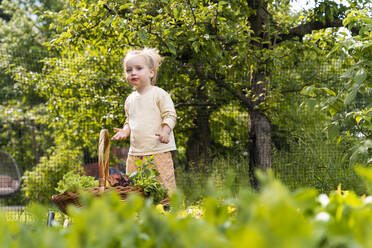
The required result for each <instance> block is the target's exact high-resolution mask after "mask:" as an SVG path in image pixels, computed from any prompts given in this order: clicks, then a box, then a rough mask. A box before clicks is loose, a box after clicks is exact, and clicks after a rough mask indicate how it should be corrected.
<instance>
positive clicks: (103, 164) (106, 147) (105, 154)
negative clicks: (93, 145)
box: [98, 129, 110, 191]
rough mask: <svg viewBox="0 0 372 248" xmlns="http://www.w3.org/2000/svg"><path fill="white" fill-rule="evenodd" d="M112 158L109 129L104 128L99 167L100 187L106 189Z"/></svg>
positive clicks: (100, 136) (100, 135) (102, 189)
mask: <svg viewBox="0 0 372 248" xmlns="http://www.w3.org/2000/svg"><path fill="white" fill-rule="evenodd" d="M109 160H110V137H109V133H108V131H107V129H102V130H101V132H100V134H99V144H98V169H99V184H98V186H99V189H100V191H104V189H105V186H106V180H107V178H108V172H109Z"/></svg>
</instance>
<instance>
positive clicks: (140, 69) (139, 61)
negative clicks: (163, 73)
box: [125, 55, 154, 91]
mask: <svg viewBox="0 0 372 248" xmlns="http://www.w3.org/2000/svg"><path fill="white" fill-rule="evenodd" d="M153 76H154V70H153V69H150V68H149V66H148V65H147V63H146V60H145V58H144V57H143V56H140V55H138V56H134V57H132V58H130V59H129V60H127V62H126V63H125V78H126V80H127V82H128V83H129V84H130V85H132V86H134V87H135V88H136V90H137V91H140V90H141V89H144V88H145V87H147V86H149V85H151V78H152V77H153Z"/></svg>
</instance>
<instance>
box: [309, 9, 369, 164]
mask: <svg viewBox="0 0 372 248" xmlns="http://www.w3.org/2000/svg"><path fill="white" fill-rule="evenodd" d="M371 21H372V19H371V16H370V14H368V10H367V9H365V10H361V11H350V12H349V14H348V16H347V17H346V19H345V21H344V23H345V25H347V26H348V27H349V29H350V31H351V32H355V31H356V30H357V31H358V33H357V35H355V36H352V37H348V38H345V39H342V40H341V41H340V42H339V43H338V44H337V46H335V47H334V49H333V50H332V51H331V54H330V56H333V55H334V54H340V55H341V56H342V57H341V58H343V60H340V61H339V63H342V61H348V63H350V64H352V66H351V67H350V68H349V69H348V70H347V71H345V72H344V73H343V75H342V76H341V78H342V80H344V83H343V84H342V85H340V86H338V87H331V86H330V85H324V84H323V86H324V87H319V86H316V85H311V86H308V87H305V88H304V89H303V93H304V94H305V95H308V96H310V97H314V98H315V97H318V99H319V105H318V106H319V107H321V108H323V109H325V110H327V111H328V112H329V114H330V116H331V117H332V122H331V123H330V125H328V133H329V137H330V138H334V139H338V140H339V142H340V141H341V140H345V139H350V138H351V139H353V140H354V144H355V146H354V148H353V154H352V156H351V162H354V163H355V162H360V163H363V164H370V163H371V162H372V161H371V154H372V140H371V135H372V119H371V113H372V105H371V99H372V97H371V85H372V84H371V78H370V73H369V72H370V71H371V70H372V69H371V63H370V61H371V55H372V52H371V51H372V50H371V42H370V37H371V33H372V25H371Z"/></svg>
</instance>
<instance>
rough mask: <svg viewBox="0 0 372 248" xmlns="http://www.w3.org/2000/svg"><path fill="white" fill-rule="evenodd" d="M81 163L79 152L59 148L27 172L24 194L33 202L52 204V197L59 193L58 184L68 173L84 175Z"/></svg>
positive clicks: (24, 181) (24, 178)
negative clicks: (73, 172) (72, 171)
mask: <svg viewBox="0 0 372 248" xmlns="http://www.w3.org/2000/svg"><path fill="white" fill-rule="evenodd" d="M81 161H82V159H81V153H80V152H79V151H72V150H69V149H67V148H65V147H63V146H61V147H57V148H56V149H55V150H53V151H52V152H51V155H50V157H47V156H45V157H42V158H41V159H40V163H39V164H37V165H36V166H35V167H34V168H33V169H32V170H30V171H26V172H25V174H24V176H23V177H22V180H23V184H22V192H24V194H25V196H26V198H27V199H30V200H31V201H38V202H40V203H48V202H50V199H51V196H52V195H53V194H56V193H57V192H56V190H55V188H56V187H57V183H58V182H59V181H60V180H61V179H62V178H63V176H64V175H65V174H66V173H67V172H69V171H71V170H75V171H76V173H83V169H82V167H81V166H80V164H81Z"/></svg>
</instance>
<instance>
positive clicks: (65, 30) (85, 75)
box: [29, 1, 345, 165]
mask: <svg viewBox="0 0 372 248" xmlns="http://www.w3.org/2000/svg"><path fill="white" fill-rule="evenodd" d="M344 10H345V6H343V5H335V4H333V2H329V1H327V2H324V3H319V5H317V8H316V9H315V10H314V11H310V12H309V13H304V15H303V16H300V15H294V14H292V13H290V11H289V5H288V2H275V3H274V2H267V3H263V2H262V3H261V4H259V1H257V2H256V1H253V2H241V1H230V2H225V1H219V2H216V1H207V2H205V1H204V2H203V1H186V2H182V1H172V2H169V1H133V2H122V1H98V2H97V3H95V4H92V2H90V1H70V2H69V5H68V7H66V8H65V9H63V10H62V11H60V12H59V13H58V14H53V13H46V15H44V17H45V18H51V19H53V20H54V22H53V23H51V25H50V28H51V29H53V30H55V32H56V35H55V36H54V37H53V39H52V40H51V41H50V42H49V43H48V44H47V45H48V47H49V48H50V49H54V50H57V51H58V52H59V53H60V55H59V56H60V57H58V59H56V58H51V59H48V60H46V65H47V66H46V67H45V69H44V72H43V74H40V75H34V74H33V75H32V76H30V77H31V78H32V77H35V78H36V80H31V82H29V84H30V85H33V87H35V88H37V90H38V91H39V92H41V93H42V94H43V95H44V96H45V97H46V98H49V99H50V100H49V101H48V111H50V112H51V115H50V117H51V119H50V121H52V122H53V123H54V124H53V125H54V126H55V127H57V129H58V130H61V132H59V134H60V135H62V136H64V139H65V138H68V139H75V138H76V137H77V135H76V133H79V134H82V135H83V136H85V137H83V138H78V139H77V140H76V142H77V143H86V144H88V146H90V147H91V144H92V142H91V141H89V139H90V138H91V137H92V133H90V132H92V131H93V133H95V132H96V131H97V130H98V128H101V127H102V126H107V125H112V124H115V125H117V124H120V123H122V121H123V113H122V111H121V112H119V111H118V110H117V109H118V107H121V105H122V102H123V99H122V98H124V97H125V96H126V95H127V94H129V91H130V89H129V88H128V87H127V86H125V84H123V81H122V79H121V77H122V76H121V70H120V69H119V68H120V61H121V58H122V55H123V52H125V50H126V49H127V48H128V47H143V46H152V47H157V48H158V49H159V50H160V52H161V54H162V55H164V56H165V57H166V60H165V62H164V64H163V66H162V69H161V73H160V78H159V79H160V80H159V85H160V86H161V87H164V88H166V89H167V90H168V89H169V90H170V89H171V90H170V92H171V94H172V96H173V97H174V99H175V101H176V104H177V105H178V106H186V107H185V108H182V110H181V111H180V116H181V120H182V122H180V123H181V126H180V127H179V128H180V130H182V133H181V134H180V140H181V142H184V145H185V146H188V147H187V148H189V147H192V144H193V143H188V144H186V143H187V140H188V138H189V139H195V140H198V138H202V137H199V136H197V135H195V133H197V132H195V133H193V129H195V127H196V129H195V130H196V131H198V132H199V133H200V132H201V130H203V131H204V130H205V132H203V133H204V136H206V137H208V135H209V131H208V130H209V128H210V127H209V126H208V125H209V124H208V119H209V117H210V116H211V114H212V111H213V110H215V109H216V108H217V109H218V108H220V106H221V105H224V104H226V103H227V102H230V101H231V100H232V99H237V100H238V101H239V103H240V105H242V106H244V107H245V108H246V109H247V112H249V113H250V114H252V113H253V112H254V113H256V112H257V114H256V115H254V116H260V115H263V116H266V117H265V118H267V116H270V114H271V113H272V112H271V111H272V110H273V103H274V102H275V101H273V99H278V97H283V96H285V95H284V94H285V92H281V90H282V89H283V88H284V87H283V85H270V83H267V78H270V77H271V75H272V72H273V70H275V68H277V67H276V64H275V58H277V59H279V60H280V59H281V58H283V56H286V54H285V52H287V56H288V52H291V50H290V49H294V48H297V49H298V50H300V49H302V48H306V46H307V44H305V46H302V45H301V44H302V43H301V42H296V38H297V37H299V38H303V36H304V35H305V34H308V33H310V32H311V31H312V30H319V29H323V28H326V27H334V26H335V27H340V26H342V23H341V22H340V18H342V17H343V16H344ZM267 13H270V15H268V14H267ZM296 26H297V27H296ZM295 27H296V28H295ZM331 34H332V32H330V35H331ZM289 40H292V41H294V42H292V48H290V46H289V45H288V42H285V41H289ZM305 43H306V42H305ZM317 47H318V45H317V44H313V47H311V49H316V48H317ZM311 54H314V53H313V52H312V53H311ZM84 65H85V68H84ZM88 65H91V66H88ZM87 67H88V68H91V67H92V68H91V69H88V68H87ZM252 77H253V79H252ZM252 80H253V81H252ZM252 82H253V83H254V84H252ZM84 87H85V88H88V90H83V89H84ZM272 87H274V88H272ZM297 87H298V89H300V88H301V87H300V85H297ZM77 89H82V92H79V90H77ZM269 93H270V94H269ZM272 93H273V94H272ZM275 97H277V98H275ZM93 103H97V104H93ZM107 103H113V104H112V105H110V104H107ZM198 104H202V105H205V106H213V107H211V108H210V109H209V110H208V109H207V110H204V112H201V111H199V110H198V108H196V107H195V105H198ZM84 105H85V107H82V106H84ZM96 109H98V111H96ZM66 111H67V112H66ZM90 111H93V113H91V112H90ZM203 115H204V116H206V117H205V118H206V121H203V122H200V121H199V122H198V121H197V120H201V118H200V116H203ZM259 119H260V118H259ZM261 119H262V118H261ZM257 120H258V119H257V118H253V119H252V123H253V124H252V126H254V127H255V128H254V129H252V130H253V132H257V130H259V129H256V127H260V125H261V124H262V123H261V124H259V123H256V121H257ZM82 123H88V124H86V125H85V126H86V127H84V125H83V124H82ZM89 123H90V124H89ZM266 124H268V125H270V124H269V123H266ZM205 126H207V127H206V128H204V129H203V128H202V127H205ZM71 128H72V132H71V133H72V134H74V135H71V133H69V134H68V135H63V134H62V132H66V130H70V129H71ZM62 130H63V131H62ZM268 131H269V132H270V129H269V130H268ZM67 132H69V131H67ZM65 136H67V137H65ZM258 136H259V134H257V135H256V137H258ZM268 136H270V135H268ZM251 139H253V136H252V137H251ZM199 140H200V141H201V140H202V139H199ZM82 141H84V142H82ZM207 142H210V141H207ZM253 144H255V145H257V144H256V143H255V142H253ZM181 145H182V143H181ZM194 145H195V144H194ZM266 145H267V144H266ZM254 154H255V153H254ZM266 155H268V154H266ZM262 157H264V156H261V158H262ZM267 163H268V165H270V161H267Z"/></svg>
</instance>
